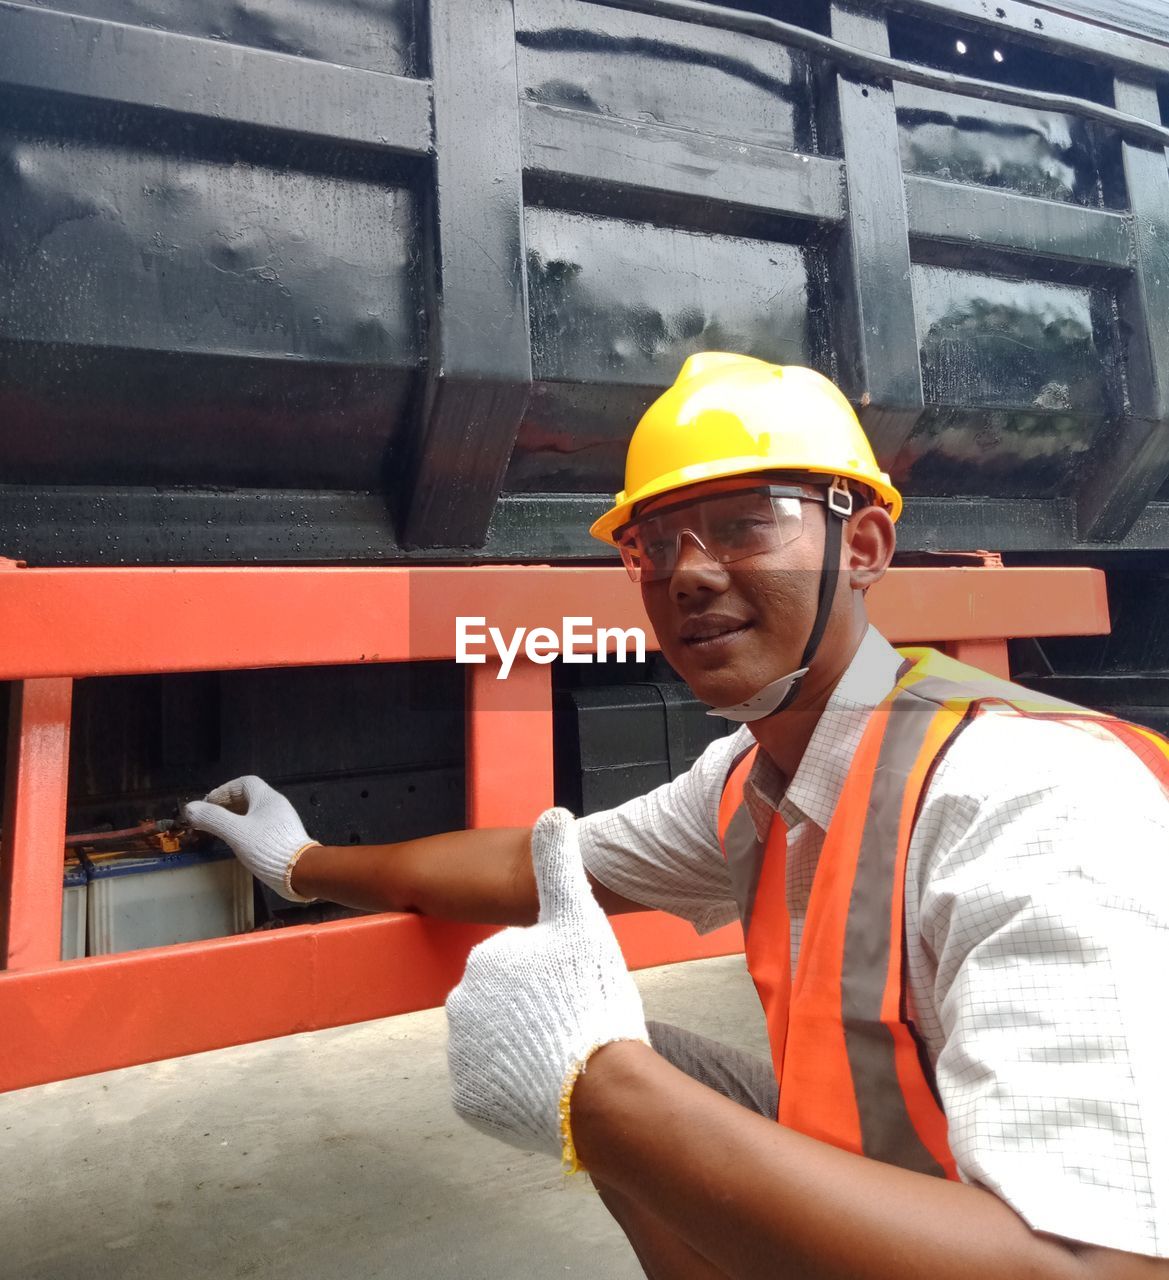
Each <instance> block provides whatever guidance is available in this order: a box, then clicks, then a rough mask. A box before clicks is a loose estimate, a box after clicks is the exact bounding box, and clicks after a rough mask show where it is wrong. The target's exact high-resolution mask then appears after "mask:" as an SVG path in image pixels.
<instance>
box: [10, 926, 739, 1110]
mask: <svg viewBox="0 0 1169 1280" xmlns="http://www.w3.org/2000/svg"><path fill="white" fill-rule="evenodd" d="M614 924H615V928H616V932H617V935H618V938H619V939H620V940H621V942H622V946H623V949H624V951H625V955H626V959H627V960H628V962H629V964H630V965H631V967H633V968H635V969H637V968H645V967H647V966H648V965H656V964H666V963H668V962H671V961H673V960H685V959H695V958H697V957H699V956H712V955H726V954H729V953H731V952H735V951H741V950H742V946H743V943H742V933H741V932H740V931H739V929H738V927H737V926H729V927H728V928H726V929H720V930H718V931H717V932H715V933H712V934H709V935H707V936H706V937H705V938H697V937H696V935H695V933H694V930H693V929H692V928H691V927H690V926H689V925H687V924H683V923H682V922H681V921H680V920H672V919H670V918H668V917H665V916H659V915H657V914H656V913H651V912H646V913H644V914H641V913H639V914H637V915H630V916H623V917H620V918H618V919H617V920H615V921H614ZM491 932H492V930H491V929H489V928H484V927H481V926H478V925H465V924H451V923H449V922H445V921H441V920H427V919H423V918H421V917H419V916H407V915H377V916H369V917H366V918H364V919H360V920H341V921H336V922H334V923H332V924H324V925H305V926H301V927H295V928H290V929H278V930H274V931H272V932H267V933H256V934H250V935H248V936H246V937H239V938H221V939H216V940H214V941H211V942H192V943H187V944H184V945H182V946H174V947H158V948H155V949H152V950H147V951H132V952H129V953H127V954H125V955H118V956H99V957H94V958H92V959H88V960H71V961H68V962H67V963H64V964H55V965H51V966H47V967H45V968H38V969H25V970H22V971H20V972H17V973H7V974H4V975H3V976H2V977H0V1026H3V1028H4V1034H3V1035H2V1036H0V1092H6V1091H8V1090H10V1089H23V1088H26V1087H27V1086H29V1085H34V1084H43V1083H44V1082H45V1081H48V1080H66V1079H70V1078H72V1077H73V1076H82V1075H90V1074H92V1073H93V1072H95V1071H110V1070H113V1069H114V1068H116V1067H127V1066H135V1065H137V1064H138V1063H142V1062H154V1061H158V1060H160V1059H163V1058H177V1057H181V1056H183V1055H184V1054H189V1053H201V1052H203V1051H205V1050H207V1049H217V1048H223V1047H226V1046H227V1045H234V1044H249V1043H251V1042H252V1041H254V1040H269V1039H272V1038H274V1037H277V1036H286V1035H293V1034H295V1033H297V1032H300V1031H316V1030H320V1029H321V1028H324V1027H339V1026H348V1025H349V1024H351V1023H354V1022H365V1021H367V1020H369V1019H371V1018H385V1017H389V1016H391V1015H392V1014H397V1013H408V1012H411V1011H413V1010H415V1009H431V1008H434V1007H435V1006H436V1005H440V1004H442V1002H443V1001H444V1000H445V999H446V996H447V992H448V991H450V989H451V988H452V987H453V986H454V985H455V983H456V982H458V980H459V979H460V977H462V973H463V966H464V965H465V964H466V959H467V953H468V951H470V949H471V947H473V946H474V945H475V943H477V942H480V941H482V940H483V939H484V938H486V937H487V936H488V935H489V934H490V933H491Z"/></svg>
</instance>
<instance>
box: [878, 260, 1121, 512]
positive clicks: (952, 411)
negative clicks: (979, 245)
mask: <svg viewBox="0 0 1169 1280" xmlns="http://www.w3.org/2000/svg"><path fill="white" fill-rule="evenodd" d="M914 291H915V295H916V298H917V318H918V326H919V332H920V337H921V349H922V373H923V380H924V382H925V391H926V400H927V401H928V402H929V403H930V405H931V406H938V407H937V408H931V409H930V410H929V411H928V412H927V413H926V414H925V415H924V416H923V418H922V420H921V422H920V423H919V425H918V428H917V430H916V431H915V433H914V435H913V437H912V438H911V440H910V441H909V442H908V444H907V445H906V447H905V449H904V451H903V452H902V455H901V456H900V457H899V458H898V460H897V464H896V469H897V473H898V475H899V476H901V477H902V478H904V479H905V481H906V483H907V484H908V486H909V488H910V491H911V492H912V493H914V494H934V495H940V496H949V495H956V494H971V495H975V494H980V495H988V496H994V497H1021V496H1025V495H1028V496H1032V497H1037V498H1038V497H1045V496H1051V495H1054V494H1055V493H1057V492H1060V491H1061V487H1062V486H1063V485H1065V484H1066V482H1067V479H1068V477H1069V476H1070V475H1071V473H1072V471H1073V469H1074V467H1075V465H1076V463H1077V462H1078V460H1079V458H1080V457H1081V456H1082V455H1083V454H1085V453H1086V452H1087V451H1088V450H1089V449H1090V448H1091V447H1092V444H1093V442H1094V440H1095V439H1096V436H1097V434H1098V432H1099V431H1100V428H1101V425H1102V423H1103V422H1104V419H1105V417H1106V415H1107V413H1108V412H1109V410H1110V407H1111V405H1112V403H1113V390H1112V381H1111V369H1110V365H1109V359H1108V352H1109V347H1108V338H1109V328H1108V325H1109V322H1110V308H1109V303H1110V298H1109V296H1108V294H1107V293H1106V292H1105V291H1103V290H1094V289H1092V288H1090V287H1086V286H1076V285H1056V284H1048V283H1046V282H1039V281H1035V280H1006V279H999V278H997V277H993V276H985V275H981V274H975V273H972V272H965V271H951V270H948V269H944V268H937V267H930V266H922V265H917V266H915V267H914Z"/></svg>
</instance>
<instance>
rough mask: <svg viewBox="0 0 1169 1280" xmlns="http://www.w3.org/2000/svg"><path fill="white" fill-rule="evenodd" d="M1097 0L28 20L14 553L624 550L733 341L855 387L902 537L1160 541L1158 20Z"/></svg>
mask: <svg viewBox="0 0 1169 1280" xmlns="http://www.w3.org/2000/svg"><path fill="white" fill-rule="evenodd" d="M1083 3H1084V5H1086V4H1087V0H1083ZM1101 3H1102V9H1101V11H1100V12H1099V13H1096V12H1095V11H1092V12H1090V13H1085V15H1083V16H1077V15H1072V16H1069V14H1070V13H1071V11H1072V10H1073V9H1077V6H1078V5H1079V0H1077V5H1064V6H1062V8H1063V9H1064V10H1065V12H1064V13H1062V14H1057V13H1055V12H1052V8H1053V7H1054V8H1060V7H1061V6H1059V5H1055V6H1050V5H1049V6H1047V7H1042V6H1037V5H1034V4H1029V3H1020V2H1018V0H1003V3H1002V5H1001V6H998V7H995V8H994V9H988V8H987V7H986V6H985V5H982V4H981V3H976V2H975V0H895V2H894V0H890V2H889V3H887V4H886V3H884V2H882V0H835V2H833V0H824V2H823V3H819V2H818V0H816V2H814V0H809V2H808V3H806V4H801V5H795V6H790V7H789V8H787V9H785V15H786V17H787V18H788V19H790V21H786V22H780V23H777V22H775V21H774V20H773V19H771V18H769V17H768V16H767V15H768V13H770V12H771V11H772V6H768V5H765V4H762V3H760V4H749V5H748V4H743V5H739V6H735V7H731V8H723V7H719V6H716V5H709V4H694V3H687V2H686V0H628V3H622V2H620V0H514V3H513V0H491V3H489V4H486V5H484V4H477V3H472V2H471V0H430V3H424V0H417V3H415V0H392V2H388V3H387V4H385V5H380V6H378V7H377V12H376V13H374V12H372V11H368V10H367V7H366V6H364V5H362V4H360V3H359V2H358V0H336V2H335V3H331V4H329V5H322V4H319V3H315V2H314V0H294V2H292V3H290V4H288V5H285V6H282V7H281V10H280V12H279V14H278V15H277V14H273V15H270V16H269V17H268V18H267V19H265V20H264V21H262V22H261V21H259V20H258V19H255V18H254V17H249V12H250V11H248V10H245V9H243V8H240V7H239V6H235V5H230V4H227V3H226V0H195V2H193V3H191V4H189V5H182V6H176V5H174V4H173V3H170V0H140V3H138V4H137V5H136V6H135V7H134V9H133V11H132V13H131V11H128V10H127V9H126V8H125V7H124V6H122V5H121V4H119V3H117V2H116V0H70V2H69V4H68V7H69V8H70V9H71V12H70V13H62V12H59V11H56V10H48V9H43V8H41V7H39V6H35V7H34V6H31V5H5V6H3V7H2V8H0V106H2V107H3V112H2V114H0V485H2V486H3V488H2V489H0V552H3V553H7V554H10V555H18V556H24V557H27V558H30V559H32V560H33V561H34V562H39V563H68V562H83V563H84V562H91V563H119V562H130V563H158V562H162V563H180V562H200V561H209V562H216V563H222V562H230V561H232V560H237V559H238V560H241V561H247V562H267V561H274V562H287V561H296V560H305V561H321V560H331V559H333V560H342V561H349V560H370V561H376V562H394V561H401V562H404V563H407V562H427V563H430V562H443V561H459V560H475V561H480V560H493V559H494V560H500V559H517V560H528V561H539V560H553V561H555V560H565V561H574V562H576V561H580V560H582V559H590V558H601V559H603V558H604V556H605V553H604V551H603V549H601V548H599V547H598V546H595V545H594V544H592V543H590V542H589V541H588V539H587V537H586V535H585V534H584V532H583V530H582V528H581V525H582V524H583V523H585V522H586V521H587V520H588V519H589V518H590V517H591V515H595V514H596V513H597V512H598V511H599V510H600V509H601V507H602V506H603V504H604V502H605V501H606V499H605V497H604V495H605V494H606V493H611V492H612V491H614V490H615V489H616V488H618V487H619V486H620V485H621V482H622V478H621V469H622V458H623V453H624V448H625V444H626V441H627V439H628V435H629V432H630V430H631V429H632V426H633V423H634V422H635V421H636V419H637V417H638V415H639V414H640V412H641V411H642V410H643V409H644V407H645V406H646V405H647V404H648V403H649V401H650V400H651V399H652V398H653V397H654V396H655V395H656V394H657V393H658V391H659V390H660V389H661V388H662V387H663V386H665V385H667V384H668V383H669V382H670V380H671V379H672V378H673V376H674V374H675V373H676V371H677V368H678V366H679V365H680V364H681V362H682V360H684V359H685V357H686V356H687V355H689V354H691V353H693V352H696V351H701V350H707V349H717V348H732V349H737V350H744V351H748V352H751V353H753V354H757V355H760V356H764V357H767V358H770V359H776V360H780V361H787V362H804V363H809V364H812V365H814V366H816V367H818V368H821V369H823V370H824V371H825V372H827V373H829V374H831V375H833V376H835V377H836V378H837V379H838V380H839V381H840V382H841V383H842V385H844V386H845V388H846V390H847V391H848V392H849V393H850V394H851V396H852V397H853V399H854V402H855V403H856V404H857V407H858V409H859V410H860V412H861V414H862V416H863V418H864V420H865V422H866V426H867V427H868V429H869V430H870V432H871V434H872V436H873V438H874V440H875V442H876V444H877V448H878V452H879V454H880V456H881V460H882V462H883V464H884V465H885V466H886V467H887V468H888V469H890V470H891V471H892V473H893V475H894V478H895V479H896V481H897V482H898V483H899V484H900V485H902V486H903V488H904V489H905V491H906V494H907V498H908V509H907V516H906V522H905V524H904V526H903V530H904V545H905V546H906V547H907V548H908V549H926V548H937V547H941V546H945V545H947V543H948V544H949V545H952V546H953V547H954V548H956V549H963V548H970V547H983V546H987V547H990V548H992V549H1004V550H1008V549H1030V550H1034V551H1043V550H1048V551H1051V552H1065V551H1067V550H1069V549H1074V548H1076V547H1082V548H1083V549H1085V550H1087V549H1088V548H1090V547H1096V546H1108V545H1112V546H1115V547H1116V548H1117V549H1120V548H1132V547H1141V548H1151V547H1161V546H1169V535H1167V534H1166V530H1165V523H1166V521H1165V516H1164V504H1165V499H1166V498H1169V429H1167V428H1166V419H1167V413H1166V409H1165V399H1166V395H1167V394H1169V393H1167V392H1166V390H1165V387H1166V379H1167V378H1169V372H1167V371H1169V345H1167V344H1169V336H1167V334H1169V330H1167V328H1166V326H1165V325H1164V323H1163V321H1162V320H1161V319H1159V317H1163V316H1164V315H1165V314H1169V295H1167V293H1166V290H1169V266H1167V264H1166V262H1165V257H1164V254H1165V251H1164V248H1163V246H1164V245H1165V244H1166V243H1169V224H1167V223H1166V213H1165V210H1166V209H1167V208H1169V168H1167V166H1166V163H1165V155H1164V151H1163V149H1162V148H1161V147H1160V146H1155V145H1153V140H1154V139H1156V140H1158V141H1160V140H1161V139H1162V137H1163V136H1169V135H1167V134H1165V132H1164V128H1163V119H1162V114H1161V112H1160V110H1159V106H1160V105H1161V104H1159V102H1158V97H1157V93H1156V91H1155V90H1153V89H1151V88H1145V89H1141V88H1140V87H1138V86H1136V85H1135V84H1130V83H1129V81H1128V80H1126V79H1125V76H1126V75H1127V74H1128V69H1129V68H1131V67H1132V66H1133V65H1135V64H1136V63H1138V62H1139V63H1140V65H1142V66H1143V67H1144V68H1145V69H1146V72H1153V73H1156V72H1157V69H1158V68H1160V67H1162V62H1164V70H1165V72H1166V76H1167V79H1166V83H1169V19H1167V20H1166V21H1165V22H1164V23H1163V24H1162V26H1161V28H1158V29H1156V30H1150V29H1149V28H1148V25H1147V22H1145V21H1144V19H1145V17H1146V16H1147V15H1144V13H1143V10H1140V0H1132V3H1133V4H1135V6H1136V9H1135V10H1134V11H1139V13H1138V16H1140V17H1141V18H1142V21H1141V22H1136V21H1135V20H1134V21H1129V20H1127V19H1126V18H1125V17H1124V15H1123V14H1121V13H1120V11H1119V8H1118V5H1120V7H1121V8H1123V5H1122V4H1121V0H1101ZM1079 7H1083V6H1079ZM1114 11H1115V12H1114ZM128 16H132V17H133V21H129V22H128V21H126V20H125V19H126V18H127V17H128ZM1154 16H1155V15H1154ZM1113 18H1115V19H1116V22H1115V23H1113V24H1112V25H1109V23H1110V22H1111V20H1112V19H1113ZM1086 19H1093V20H1092V21H1087V20H1086ZM1102 24H1103V25H1102ZM1142 24H1143V25H1142ZM890 33H891V34H892V39H890ZM959 44H961V45H962V48H961V49H959V47H958V46H959ZM890 51H891V53H892V56H891V57H890ZM996 55H997V57H996ZM909 61H912V62H913V64H914V65H913V66H908V65H906V64H907V63H908V62H909ZM972 78H973V79H974V80H977V81H978V82H979V84H977V85H973V84H972V83H971V79H972ZM1114 81H1115V83H1116V86H1117V91H1116V96H1115V105H1113V96H1112V87H1113V82H1114ZM1162 88H1163V87H1162ZM955 90H957V91H959V92H955ZM1077 94H1078V95H1080V96H1081V97H1082V98H1083V99H1084V101H1082V102H1079V103H1077V102H1075V101H1070V102H1069V101H1066V99H1068V98H1073V99H1074V98H1075V97H1076V95H1077ZM1164 96H1165V95H1164V93H1163V92H1162V98H1164ZM1023 104H1027V105H1023ZM1040 108H1042V109H1040ZM1142 118H1143V120H1144V122H1145V126H1147V127H1145V126H1142V125H1141V124H1140V123H1139V121H1140V120H1141V119H1142ZM1134 121H1136V122H1137V123H1134ZM1142 127H1145V132H1144V133H1142V132H1141V129H1142ZM1158 494H1160V495H1161V498H1160V501H1159V502H1157V503H1154V502H1153V501H1152V500H1153V499H1154V498H1155V497H1156V495H1158ZM1028 503H1029V504H1031V505H1030V506H1027V505H1026V504H1028Z"/></svg>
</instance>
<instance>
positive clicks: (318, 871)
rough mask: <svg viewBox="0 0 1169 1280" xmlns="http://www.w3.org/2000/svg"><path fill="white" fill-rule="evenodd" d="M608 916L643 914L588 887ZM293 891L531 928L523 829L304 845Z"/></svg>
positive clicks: (531, 885)
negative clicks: (388, 841)
mask: <svg viewBox="0 0 1169 1280" xmlns="http://www.w3.org/2000/svg"><path fill="white" fill-rule="evenodd" d="M591 883H592V889H593V893H594V895H595V896H596V899H597V901H598V902H599V903H600V904H601V906H602V907H603V908H604V909H605V911H606V912H608V913H610V914H618V913H621V912H626V911H643V910H644V909H645V908H644V907H641V906H639V905H638V904H637V903H636V902H631V901H630V900H629V899H628V898H623V897H621V896H620V895H619V894H616V893H613V891H612V890H610V889H606V888H605V887H604V886H603V885H601V884H599V883H598V882H597V881H595V880H593V881H592V882H591ZM292 887H293V889H295V890H296V892H297V893H299V894H301V895H302V896H303V897H306V898H324V899H326V900H327V901H329V902H339V903H342V904H343V905H345V906H348V907H361V908H363V909H364V910H367V911H412V912H417V913H418V914H420V915H427V916H439V917H441V918H442V919H444V920H467V921H473V922H474V923H477V924H532V923H534V922H535V919H536V910H537V900H536V880H535V876H534V875H533V873H532V830H531V828H530V827H498V828H486V829H484V830H480V831H451V832H447V833H446V834H445V835H437V836H426V837H425V838H423V839H420V840H406V841H403V842H401V843H399V844H385V845H339V846H336V847H334V846H326V845H311V846H310V847H309V848H307V849H305V851H304V852H303V853H302V854H301V855H300V858H299V859H298V860H297V863H296V866H295V867H294V868H293V871H292Z"/></svg>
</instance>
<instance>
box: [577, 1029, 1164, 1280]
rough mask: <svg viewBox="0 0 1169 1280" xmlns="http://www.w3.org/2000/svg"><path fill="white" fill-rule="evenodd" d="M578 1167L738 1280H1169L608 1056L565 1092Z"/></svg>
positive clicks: (600, 1056)
mask: <svg viewBox="0 0 1169 1280" xmlns="http://www.w3.org/2000/svg"><path fill="white" fill-rule="evenodd" d="M572 1133H573V1138H574V1140H575V1142H576V1149H577V1153H578V1155H579V1157H580V1159H581V1162H582V1164H583V1165H584V1166H585V1167H586V1168H587V1169H588V1170H589V1171H590V1173H591V1174H592V1175H593V1176H594V1178H595V1179H596V1180H597V1181H598V1182H599V1183H603V1184H604V1185H605V1186H608V1187H612V1188H615V1189H616V1190H617V1191H618V1192H620V1193H621V1195H622V1196H624V1197H625V1198H626V1199H627V1200H629V1201H630V1202H632V1203H633V1204H636V1205H639V1206H641V1207H643V1208H644V1209H645V1210H646V1212H647V1213H649V1214H652V1215H653V1216H654V1217H655V1218H656V1219H657V1220H658V1221H660V1222H662V1223H663V1224H664V1225H665V1226H667V1227H668V1228H670V1229H672V1230H673V1231H674V1232H676V1234H677V1236H678V1238H679V1239H680V1240H682V1241H684V1242H685V1243H686V1244H687V1245H689V1246H690V1247H691V1248H693V1249H694V1250H695V1251H696V1252H697V1253H698V1254H699V1255H701V1257H703V1258H705V1259H707V1260H708V1261H709V1262H710V1263H711V1264H713V1266H714V1267H716V1268H717V1269H718V1270H720V1271H722V1272H725V1273H726V1274H727V1275H728V1276H732V1277H735V1280H755V1277H759V1278H760V1280H763V1277H767V1280H774V1277H775V1276H777V1275H782V1276H787V1275H791V1276H800V1277H801V1278H802V1280H985V1278H986V1277H988V1276H993V1277H995V1280H1016V1278H1018V1280H1024V1278H1026V1280H1154V1278H1156V1280H1165V1277H1169V1260H1167V1259H1155V1258H1147V1257H1141V1256H1138V1255H1136V1254H1129V1253H1120V1252H1118V1251H1116V1250H1112V1249H1100V1248H1094V1247H1089V1246H1086V1245H1076V1244H1073V1243H1070V1242H1067V1241H1062V1240H1058V1239H1056V1238H1054V1237H1051V1236H1043V1235H1040V1234H1037V1233H1036V1232H1034V1231H1032V1230H1031V1229H1030V1228H1029V1227H1028V1226H1027V1224H1026V1223H1025V1222H1024V1221H1023V1220H1022V1219H1021V1218H1019V1217H1018V1216H1017V1215H1016V1214H1015V1212H1014V1211H1013V1210H1012V1209H1010V1208H1009V1207H1008V1206H1007V1205H1006V1204H1005V1203H1004V1202H1003V1201H1002V1200H1000V1199H998V1197H997V1196H995V1195H993V1194H992V1193H991V1192H989V1191H984V1190H982V1189H981V1188H978V1187H974V1186H970V1185H967V1184H965V1183H955V1182H948V1181H945V1180H944V1179H940V1178H931V1177H928V1176H926V1175H924V1174H919V1173H910V1172H908V1171H906V1170H904V1169H899V1168H896V1167H895V1166H893V1165H887V1164H882V1163H880V1162H878V1161H876V1160H869V1159H866V1158H865V1157H863V1156H857V1155H853V1154H852V1153H851V1152H847V1151H841V1150H839V1149H837V1148H835V1147H831V1146H828V1145H827V1144H825V1143H822V1142H818V1141H816V1140H815V1139H813V1138H808V1137H805V1136H804V1135H803V1134H799V1133H796V1132H795V1131H794V1130H791V1129H786V1128H784V1127H782V1126H780V1125H777V1124H775V1123H774V1121H770V1120H767V1119H765V1118H764V1117H762V1116H759V1115H756V1114H755V1113H753V1112H750V1111H748V1110H746V1109H745V1108H743V1107H740V1106H737V1105H736V1104H735V1103H733V1102H730V1101H729V1100H728V1099H726V1098H724V1097H722V1096H721V1095H720V1094H717V1093H715V1092H714V1091H713V1090H710V1089H707V1088H705V1087H704V1086H703V1085H701V1084H698V1083H697V1082H696V1081H694V1080H692V1079H690V1077H689V1076H686V1075H685V1074H683V1073H682V1072H681V1071H678V1070H677V1069H676V1068H675V1067H673V1066H671V1065H670V1064H669V1063H668V1062H666V1061H665V1060H664V1059H663V1058H661V1057H659V1056H658V1055H657V1054H655V1053H654V1052H653V1051H652V1050H651V1049H649V1048H648V1047H647V1046H645V1045H643V1044H638V1043H635V1042H631V1041H626V1042H622V1043H616V1044H610V1045H607V1046H605V1047H604V1048H602V1049H600V1050H598V1051H597V1052H596V1053H595V1054H594V1055H593V1056H592V1058H591V1059H590V1060H589V1064H588V1069H587V1070H586V1071H585V1072H584V1073H583V1074H582V1075H581V1076H580V1079H579V1080H578V1081H577V1084H576V1087H575V1089H574V1090H573V1094H572Z"/></svg>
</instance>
